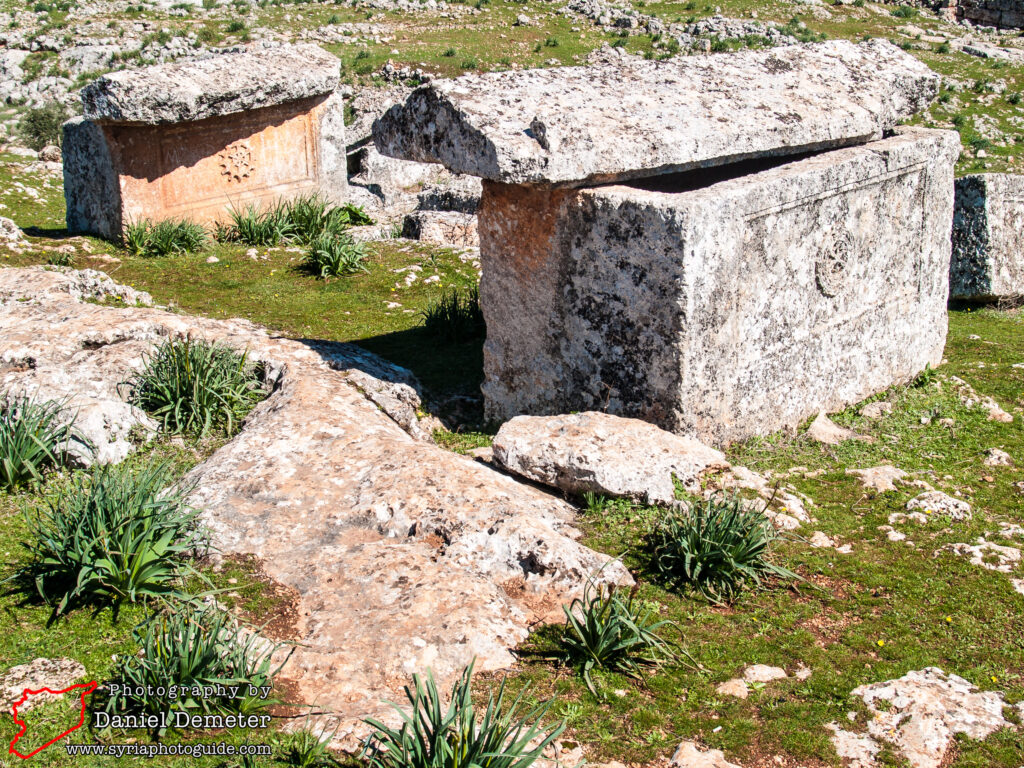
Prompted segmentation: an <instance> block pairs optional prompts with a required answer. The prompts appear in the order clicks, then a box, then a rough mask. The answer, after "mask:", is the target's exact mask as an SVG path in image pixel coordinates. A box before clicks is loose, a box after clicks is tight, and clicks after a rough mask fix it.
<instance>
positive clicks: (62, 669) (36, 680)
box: [0, 658, 85, 714]
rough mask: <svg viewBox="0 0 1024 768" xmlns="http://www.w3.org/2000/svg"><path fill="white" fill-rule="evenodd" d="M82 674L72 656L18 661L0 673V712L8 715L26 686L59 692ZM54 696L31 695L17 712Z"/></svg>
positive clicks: (27, 687) (83, 669)
mask: <svg viewBox="0 0 1024 768" xmlns="http://www.w3.org/2000/svg"><path fill="white" fill-rule="evenodd" d="M83 677H85V667H83V666H82V665H81V664H79V663H78V662H77V661H75V660H73V659H64V658H58V659H44V658H40V659H36V660H34V661H32V662H30V663H28V664H19V665H17V666H15V667H11V668H10V669H9V670H7V671H6V672H4V673H3V674H0V712H4V713H5V714H10V711H11V706H12V705H13V704H14V703H15V702H16V701H18V699H20V698H21V696H22V694H23V693H24V691H25V690H26V689H28V690H33V691H36V690H40V689H42V688H50V689H51V690H55V691H59V690H63V689H64V688H67V687H69V686H71V685H74V684H75V683H77V682H78V681H79V680H81V679H82V678H83ZM55 698H57V697H56V696H50V695H49V694H41V695H38V696H32V697H30V698H29V700H28V701H26V702H25V703H24V704H23V705H22V706H20V707H18V711H19V712H27V711H28V710H30V709H32V708H33V707H35V706H38V705H39V704H42V703H44V702H46V701H48V700H50V699H55Z"/></svg>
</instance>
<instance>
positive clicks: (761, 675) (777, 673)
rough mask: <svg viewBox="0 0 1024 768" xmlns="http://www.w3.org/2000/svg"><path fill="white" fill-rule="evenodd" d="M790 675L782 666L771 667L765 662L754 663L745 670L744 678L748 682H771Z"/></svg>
mask: <svg viewBox="0 0 1024 768" xmlns="http://www.w3.org/2000/svg"><path fill="white" fill-rule="evenodd" d="M786 677H788V675H787V674H786V670H784V669H782V667H769V666H767V665H765V664H754V665H753V666H750V667H747V668H746V669H745V670H743V679H744V680H746V681H747V682H748V683H770V682H771V681H772V680H782V679H783V678H786Z"/></svg>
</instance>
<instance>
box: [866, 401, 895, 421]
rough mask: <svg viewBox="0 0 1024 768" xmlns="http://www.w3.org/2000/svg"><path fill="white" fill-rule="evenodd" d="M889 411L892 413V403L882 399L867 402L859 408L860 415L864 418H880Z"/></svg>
mask: <svg viewBox="0 0 1024 768" xmlns="http://www.w3.org/2000/svg"><path fill="white" fill-rule="evenodd" d="M890 413H892V403H887V402H885V401H884V400H879V401H876V402H874V403H868V404H867V405H865V406H864V407H863V408H861V409H860V415H861V416H863V417H864V418H866V419H880V418H882V417H883V416H887V415H889V414H890Z"/></svg>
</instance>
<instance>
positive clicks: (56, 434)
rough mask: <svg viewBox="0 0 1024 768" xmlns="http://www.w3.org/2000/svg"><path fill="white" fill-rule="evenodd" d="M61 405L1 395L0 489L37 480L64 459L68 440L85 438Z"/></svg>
mask: <svg viewBox="0 0 1024 768" xmlns="http://www.w3.org/2000/svg"><path fill="white" fill-rule="evenodd" d="M63 407H64V404H63V403H61V402H53V401H37V400H34V399H33V398H31V397H27V396H20V397H14V396H10V395H0V488H2V489H4V490H7V491H10V490H13V489H15V488H18V487H21V486H23V485H25V484H27V483H29V482H39V481H41V480H42V479H43V473H44V472H45V471H46V470H47V469H49V468H50V467H53V466H56V465H59V464H61V463H62V462H63V460H64V454H65V450H66V446H67V444H68V442H69V441H71V440H77V441H78V442H82V443H85V442H86V441H85V440H84V438H82V437H81V436H80V435H78V433H77V432H76V431H75V429H74V426H73V423H72V422H73V419H71V420H69V419H67V418H66V417H64V416H63V415H62V411H63Z"/></svg>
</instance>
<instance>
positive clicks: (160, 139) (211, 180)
mask: <svg viewBox="0 0 1024 768" xmlns="http://www.w3.org/2000/svg"><path fill="white" fill-rule="evenodd" d="M338 72H339V65H338V60H337V59H336V58H335V57H334V56H332V55H330V54H328V53H327V52H325V51H323V50H322V49H320V48H318V47H316V46H313V45H299V46H283V47H279V48H268V49H261V50H256V51H248V52H244V53H234V54H224V55H219V56H214V57H211V58H207V59H201V60H199V61H194V62H186V63H180V64H168V65H161V66H156V67H150V68H147V69H142V70H134V71H124V72H115V73H111V74H109V75H104V76H103V77H101V78H99V79H98V80H97V81H95V82H94V83H93V84H91V85H89V86H88V87H86V88H85V89H84V90H83V91H82V101H83V105H84V116H83V117H81V118H76V119H74V120H71V121H69V122H68V123H67V124H66V125H65V126H64V145H63V148H64V194H65V198H66V200H67V225H68V229H69V230H70V231H72V232H86V233H91V234H97V235H100V236H102V237H107V238H116V237H118V236H120V234H121V232H122V230H123V228H124V226H125V225H126V224H128V223H129V222H131V221H136V220H141V219H150V220H154V221H157V220H162V219H190V220H192V221H195V222H197V223H202V224H208V223H212V222H214V221H219V220H224V219H225V218H226V217H227V214H228V212H229V211H230V210H231V209H232V208H242V207H245V206H246V205H250V204H256V205H263V204H266V203H269V202H271V201H274V200H276V199H278V198H281V197H285V198H287V197H293V196H295V195H298V194H305V193H312V192H319V193H321V194H323V195H324V196H325V197H328V198H330V199H332V200H335V201H339V202H340V201H341V200H343V199H344V197H345V191H346V187H347V183H348V182H347V167H346V159H345V138H344V132H345V127H344V110H343V105H342V101H341V98H340V96H338V95H336V94H335V89H336V88H337V85H338Z"/></svg>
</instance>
